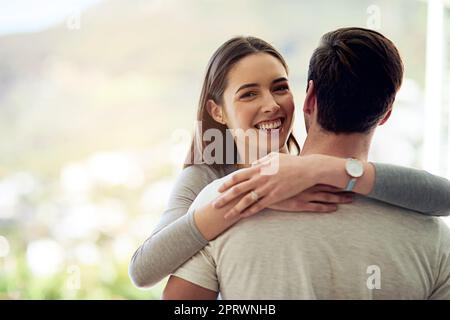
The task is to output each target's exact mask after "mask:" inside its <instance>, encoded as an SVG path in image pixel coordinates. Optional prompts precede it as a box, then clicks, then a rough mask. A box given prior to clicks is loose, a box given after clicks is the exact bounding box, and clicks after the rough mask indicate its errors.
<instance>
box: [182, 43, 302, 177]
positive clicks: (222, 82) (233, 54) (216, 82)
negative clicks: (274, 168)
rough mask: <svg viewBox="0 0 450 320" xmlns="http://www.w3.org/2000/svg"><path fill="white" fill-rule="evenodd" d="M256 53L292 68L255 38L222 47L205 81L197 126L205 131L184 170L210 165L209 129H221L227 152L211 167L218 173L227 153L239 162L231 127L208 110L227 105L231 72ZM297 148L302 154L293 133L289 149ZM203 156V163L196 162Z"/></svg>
mask: <svg viewBox="0 0 450 320" xmlns="http://www.w3.org/2000/svg"><path fill="white" fill-rule="evenodd" d="M255 53H267V54H270V55H271V56H273V57H275V58H276V59H278V60H279V61H280V62H281V64H282V65H283V66H284V68H285V69H286V72H288V66H287V64H286V61H285V60H284V59H283V57H282V56H281V54H280V53H279V52H278V51H277V50H276V49H275V48H274V47H273V46H271V45H270V44H269V43H267V42H265V41H264V40H261V39H258V38H255V37H235V38H232V39H230V40H228V41H227V42H225V43H224V44H222V45H221V46H220V47H219V48H218V49H217V50H216V52H214V54H213V56H212V57H211V59H210V60H209V62H208V65H207V68H206V74H205V79H204V81H203V86H202V91H201V94H200V101H199V104H198V112H197V124H198V123H201V128H199V127H198V126H197V127H196V130H195V134H194V137H193V139H192V143H191V148H190V150H189V152H188V154H187V156H186V159H185V162H184V165H183V168H186V167H189V166H190V165H192V164H197V163H199V162H200V163H207V162H205V159H204V158H203V150H204V149H205V148H206V147H207V146H208V145H209V144H210V143H212V142H208V141H204V139H203V136H204V132H205V131H206V130H208V129H218V130H220V132H221V133H222V137H223V140H224V141H223V148H222V150H224V151H223V152H222V160H223V161H222V162H221V163H207V164H208V165H211V166H213V167H215V168H216V169H218V168H219V167H220V166H223V165H224V164H226V163H227V161H226V159H228V158H227V157H226V156H227V152H226V151H230V152H231V151H233V152H234V162H233V163H234V164H236V162H237V157H238V152H237V147H236V144H235V143H234V140H233V139H229V138H230V137H229V136H228V135H231V134H230V132H229V130H227V126H226V125H224V124H221V123H218V122H216V121H215V120H214V119H213V118H212V117H211V115H210V114H209V113H208V110H207V108H206V105H207V102H208V100H210V99H212V100H213V101H214V102H215V103H216V104H219V105H221V104H223V93H224V91H225V88H226V85H227V76H228V72H229V71H230V69H231V68H232V67H233V66H234V65H235V64H236V63H237V62H238V61H239V60H241V59H243V58H245V57H247V56H249V55H251V54H255ZM227 141H232V142H233V145H227ZM291 145H294V147H295V148H296V149H297V154H299V152H300V146H299V144H298V142H297V139H296V138H295V137H294V135H293V134H292V132H291V133H290V134H289V137H288V141H287V147H288V150H289V152H290V153H291V148H290V146H291ZM196 156H200V159H196Z"/></svg>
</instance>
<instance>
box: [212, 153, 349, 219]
mask: <svg viewBox="0 0 450 320" xmlns="http://www.w3.org/2000/svg"><path fill="white" fill-rule="evenodd" d="M321 159H322V156H321V155H308V156H303V157H299V156H294V155H289V154H284V153H271V154H269V155H267V156H266V157H264V158H261V159H260V160H258V161H256V162H255V163H253V164H252V165H253V166H252V167H251V168H247V169H242V170H240V171H239V172H237V173H235V174H234V175H232V176H231V178H230V179H229V180H228V181H227V182H225V183H224V184H223V185H222V186H221V187H220V188H219V191H220V192H223V195H221V196H220V197H219V198H218V199H217V200H216V201H215V202H214V203H213V205H214V207H215V208H220V207H222V206H224V205H226V204H227V203H228V202H230V201H231V200H233V199H234V198H236V197H238V196H240V195H243V194H247V195H246V196H244V197H243V198H242V199H241V200H240V201H239V202H238V203H237V204H236V205H235V206H234V207H233V209H231V210H230V211H229V212H227V214H226V215H225V216H226V217H234V216H236V215H240V214H242V215H246V216H248V215H252V214H254V213H256V212H259V211H261V210H262V209H264V208H267V207H270V206H272V205H274V204H279V203H280V202H281V206H283V207H284V208H289V207H290V208H294V207H295V209H296V210H295V211H297V209H298V208H299V207H301V206H300V202H301V201H303V202H302V203H303V211H309V209H311V208H315V209H318V208H320V209H323V205H322V206H320V205H319V206H316V205H314V204H313V203H312V202H313V201H320V202H330V201H329V200H333V201H332V202H333V203H342V201H343V198H337V197H342V196H339V195H334V194H332V193H330V192H325V191H322V193H319V192H317V191H316V192H314V191H313V190H309V192H307V193H305V194H303V195H302V196H299V197H300V198H297V199H296V200H290V201H287V202H284V203H283V202H282V201H283V200H287V199H290V198H292V197H294V196H296V195H298V194H299V193H301V192H303V191H305V190H306V189H309V188H311V187H313V186H314V185H316V184H317V182H318V181H319V180H320V179H319V177H320V174H321V172H322V170H321V167H322V166H323V162H322V161H320V160H321ZM225 191H226V192H225ZM252 191H254V192H252ZM335 191H336V190H335ZM323 192H325V193H323ZM255 193H256V194H255ZM256 196H257V199H256ZM327 200H328V201H327ZM335 200H338V201H335ZM294 202H295V203H296V205H293V204H294ZM306 204H308V205H306ZM327 209H330V208H329V207H328V208H327ZM293 211H294V210H293ZM314 211H316V210H314ZM322 212H323V211H322Z"/></svg>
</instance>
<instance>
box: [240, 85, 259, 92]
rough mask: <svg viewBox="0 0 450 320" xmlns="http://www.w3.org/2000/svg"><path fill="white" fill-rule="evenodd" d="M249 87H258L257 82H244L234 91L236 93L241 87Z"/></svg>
mask: <svg viewBox="0 0 450 320" xmlns="http://www.w3.org/2000/svg"><path fill="white" fill-rule="evenodd" d="M249 87H259V84H257V83H247V84H244V85H242V86H240V87H239V89H237V91H236V93H238V92H239V91H241V90H242V89H245V88H249ZM236 93H235V94H236Z"/></svg>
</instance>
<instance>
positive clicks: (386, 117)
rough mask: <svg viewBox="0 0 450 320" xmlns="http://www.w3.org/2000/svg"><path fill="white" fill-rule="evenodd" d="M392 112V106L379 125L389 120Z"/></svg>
mask: <svg viewBox="0 0 450 320" xmlns="http://www.w3.org/2000/svg"><path fill="white" fill-rule="evenodd" d="M391 113H392V107H391V108H389V110H388V112H386V113H385V114H384V117H383V119H382V120H381V121H380V122H379V123H378V125H379V126H382V125H383V124H384V123H385V122H386V121H388V119H389V117H390V116H391Z"/></svg>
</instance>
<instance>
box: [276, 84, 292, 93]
mask: <svg viewBox="0 0 450 320" xmlns="http://www.w3.org/2000/svg"><path fill="white" fill-rule="evenodd" d="M287 90H289V87H288V86H287V85H283V86H278V87H276V88H275V91H278V92H284V91H287Z"/></svg>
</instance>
